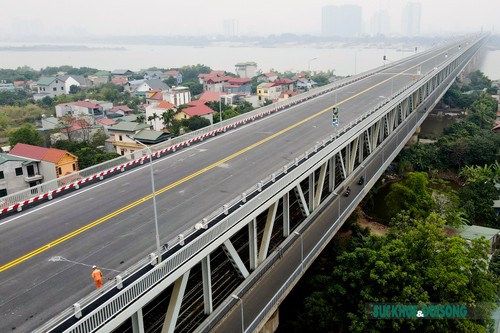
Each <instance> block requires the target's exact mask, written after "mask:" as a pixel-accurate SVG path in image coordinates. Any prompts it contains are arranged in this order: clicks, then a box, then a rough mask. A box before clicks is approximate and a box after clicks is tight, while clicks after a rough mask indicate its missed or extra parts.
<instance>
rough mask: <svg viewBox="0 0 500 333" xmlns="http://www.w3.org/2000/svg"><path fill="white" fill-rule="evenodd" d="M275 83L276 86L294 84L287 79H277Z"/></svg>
mask: <svg viewBox="0 0 500 333" xmlns="http://www.w3.org/2000/svg"><path fill="white" fill-rule="evenodd" d="M273 83H274V84H290V83H293V81H292V80H290V79H286V78H285V79H276V80H274V82H273Z"/></svg>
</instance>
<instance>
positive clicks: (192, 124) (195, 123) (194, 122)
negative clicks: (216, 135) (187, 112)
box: [182, 116, 210, 131]
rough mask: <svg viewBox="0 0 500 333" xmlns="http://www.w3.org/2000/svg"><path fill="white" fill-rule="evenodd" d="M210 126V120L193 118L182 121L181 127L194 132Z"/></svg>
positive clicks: (198, 117)
mask: <svg viewBox="0 0 500 333" xmlns="http://www.w3.org/2000/svg"><path fill="white" fill-rule="evenodd" d="M209 125H210V120H208V119H205V118H202V117H200V116H194V117H191V118H189V119H183V120H182V126H183V127H185V128H188V129H189V130H190V131H195V130H197V129H200V128H203V127H206V126H209Z"/></svg>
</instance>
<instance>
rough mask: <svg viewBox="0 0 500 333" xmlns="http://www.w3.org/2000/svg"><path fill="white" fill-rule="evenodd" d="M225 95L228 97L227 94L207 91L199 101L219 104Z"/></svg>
mask: <svg viewBox="0 0 500 333" xmlns="http://www.w3.org/2000/svg"><path fill="white" fill-rule="evenodd" d="M224 95H226V93H225V92H219V91H205V92H204V93H203V94H201V95H200V98H199V99H198V100H200V101H206V102H218V101H220V100H221V98H222V96H224Z"/></svg>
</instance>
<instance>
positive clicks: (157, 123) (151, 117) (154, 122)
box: [146, 101, 177, 131]
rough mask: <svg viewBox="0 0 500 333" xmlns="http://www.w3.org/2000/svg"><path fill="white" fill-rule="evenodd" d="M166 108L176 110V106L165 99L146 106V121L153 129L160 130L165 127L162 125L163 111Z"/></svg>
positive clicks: (166, 109)
mask: <svg viewBox="0 0 500 333" xmlns="http://www.w3.org/2000/svg"><path fill="white" fill-rule="evenodd" d="M168 110H173V111H174V112H175V111H176V110H177V106H175V105H174V104H172V103H170V102H167V101H161V102H159V103H157V104H152V105H149V106H148V107H147V108H146V122H147V123H148V124H150V125H151V126H152V127H153V129H154V130H156V131H160V130H162V129H163V128H164V127H165V126H164V125H163V113H165V112H167V111H168Z"/></svg>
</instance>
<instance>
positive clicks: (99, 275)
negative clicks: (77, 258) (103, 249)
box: [92, 268, 102, 281]
mask: <svg viewBox="0 0 500 333" xmlns="http://www.w3.org/2000/svg"><path fill="white" fill-rule="evenodd" d="M92 278H93V279H94V281H98V280H101V279H102V272H101V271H100V270H99V269H97V268H96V269H94V270H93V271H92Z"/></svg>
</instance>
